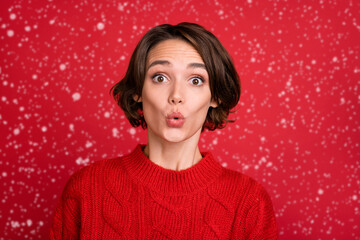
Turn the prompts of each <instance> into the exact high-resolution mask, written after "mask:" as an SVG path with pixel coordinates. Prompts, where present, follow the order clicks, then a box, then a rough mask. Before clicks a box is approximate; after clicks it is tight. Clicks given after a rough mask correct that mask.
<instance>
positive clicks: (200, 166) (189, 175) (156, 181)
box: [122, 145, 223, 194]
mask: <svg viewBox="0 0 360 240" xmlns="http://www.w3.org/2000/svg"><path fill="white" fill-rule="evenodd" d="M144 147H145V145H138V146H137V147H136V148H135V150H134V151H133V152H132V153H130V154H129V155H127V156H125V157H124V158H123V161H122V164H124V166H125V169H126V170H127V172H128V173H129V174H130V176H131V177H132V178H135V179H137V181H139V182H141V183H142V184H144V185H146V186H148V187H149V188H151V189H152V190H154V191H156V192H163V193H168V194H185V193H189V192H193V191H196V190H198V189H201V188H204V187H206V186H208V185H209V184H211V183H212V182H213V181H214V180H216V179H217V178H218V176H220V174H221V173H222V171H223V167H222V166H221V165H220V164H219V163H218V162H217V161H216V160H215V159H214V157H213V156H212V155H211V153H202V156H203V158H202V159H201V161H200V162H198V163H197V164H195V165H194V166H192V167H190V168H188V169H185V170H181V171H175V170H169V169H165V168H163V167H161V166H159V165H157V164H155V163H153V162H152V161H151V160H150V159H148V158H147V157H146V156H145V154H144V153H143V148H144Z"/></svg>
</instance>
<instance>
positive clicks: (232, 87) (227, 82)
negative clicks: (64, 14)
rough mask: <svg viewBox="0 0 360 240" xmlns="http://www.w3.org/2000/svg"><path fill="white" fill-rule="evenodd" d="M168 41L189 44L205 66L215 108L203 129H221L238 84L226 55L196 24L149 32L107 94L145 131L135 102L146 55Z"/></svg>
mask: <svg viewBox="0 0 360 240" xmlns="http://www.w3.org/2000/svg"><path fill="white" fill-rule="evenodd" d="M169 39H181V40H184V41H186V42H188V43H189V44H191V45H192V46H193V47H194V48H195V50H196V51H197V52H198V53H199V55H200V56H201V58H202V59H203V61H204V63H205V67H206V70H207V72H208V75H209V80H210V81H209V82H210V91H211V96H212V98H213V99H214V100H215V101H216V102H217V104H218V106H217V107H216V108H212V107H210V108H209V110H208V113H207V116H206V120H205V123H204V125H203V128H207V129H209V130H215V129H216V128H224V127H225V126H226V124H227V122H233V120H229V119H227V117H228V115H229V113H230V110H231V109H232V108H234V107H235V106H236V104H237V103H238V101H239V98H240V80H239V76H238V74H237V72H236V69H235V67H234V64H233V62H232V60H231V57H230V55H229V53H228V52H227V51H226V49H225V48H224V46H223V45H222V44H221V43H220V41H219V40H218V39H217V38H216V37H215V36H214V35H213V34H212V33H211V32H209V31H207V30H206V29H205V28H203V27H202V26H200V25H198V24H195V23H187V22H183V23H179V24H177V25H170V24H163V25H159V26H156V27H154V28H152V29H150V30H149V31H148V32H147V33H146V34H145V35H144V36H143V38H142V39H141V40H140V42H139V43H138V44H137V46H136V48H135V50H134V52H133V54H132V56H131V59H130V62H129V66H128V69H127V71H126V74H125V77H124V78H123V79H122V80H121V81H120V82H118V83H116V84H115V85H114V86H113V87H112V88H111V90H110V93H111V94H112V95H113V97H114V99H115V100H116V102H117V104H118V105H119V106H120V107H121V108H122V110H123V111H124V112H125V115H126V117H127V118H128V120H129V121H130V124H131V125H132V126H134V127H138V126H140V125H141V126H142V127H143V128H146V122H145V119H144V116H143V114H142V103H141V102H137V101H135V100H134V96H141V93H142V88H143V85H144V80H145V75H146V61H147V57H148V53H149V51H150V50H151V49H152V48H153V47H154V46H155V45H156V44H158V43H160V42H162V41H165V40H169Z"/></svg>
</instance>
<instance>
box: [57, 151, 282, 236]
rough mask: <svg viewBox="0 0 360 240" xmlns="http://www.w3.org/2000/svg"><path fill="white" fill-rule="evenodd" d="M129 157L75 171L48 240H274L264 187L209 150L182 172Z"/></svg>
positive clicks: (141, 157) (139, 156)
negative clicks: (217, 157) (222, 164)
mask: <svg viewBox="0 0 360 240" xmlns="http://www.w3.org/2000/svg"><path fill="white" fill-rule="evenodd" d="M143 147H144V146H141V145H138V146H137V147H136V149H135V150H134V151H133V152H132V153H131V154H129V155H127V156H124V157H120V158H116V159H110V160H103V161H99V162H96V163H94V164H92V165H90V166H88V167H85V168H83V169H81V170H80V171H78V172H77V173H75V174H74V175H73V176H72V177H71V178H70V180H69V181H68V183H67V185H66V187H65V189H64V192H63V194H62V196H61V199H60V201H59V203H58V206H57V209H56V212H55V217H54V222H53V225H52V228H51V231H50V239H259V240H260V239H261V240H263V239H277V238H278V237H277V228H276V222H275V217H274V211H273V207H272V204H271V200H270V198H269V196H268V194H267V193H266V191H265V190H264V188H263V187H262V186H261V185H260V184H258V183H257V182H255V181H254V180H253V179H251V178H250V177H248V176H245V175H243V174H241V173H238V172H235V171H232V170H229V169H225V168H223V167H222V166H221V165H220V164H219V163H218V162H217V161H216V160H215V159H214V158H213V156H212V155H211V154H210V153H203V159H202V160H201V161H200V162H199V163H197V164H196V165H194V166H192V167H191V168H188V169H186V170H182V171H173V170H168V169H164V168H162V167H160V166H158V165H156V164H154V163H153V162H151V161H150V160H149V159H148V158H147V157H146V156H145V155H144V153H143V152H142V148H143Z"/></svg>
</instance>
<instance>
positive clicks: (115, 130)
mask: <svg viewBox="0 0 360 240" xmlns="http://www.w3.org/2000/svg"><path fill="white" fill-rule="evenodd" d="M112 135H113V137H115V138H116V137H119V130H117V128H113V129H112Z"/></svg>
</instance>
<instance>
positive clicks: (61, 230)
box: [50, 179, 81, 240]
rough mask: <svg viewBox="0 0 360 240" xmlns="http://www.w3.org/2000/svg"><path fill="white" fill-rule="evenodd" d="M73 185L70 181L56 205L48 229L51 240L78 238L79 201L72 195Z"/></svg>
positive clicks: (79, 222) (79, 223) (79, 224)
mask: <svg viewBox="0 0 360 240" xmlns="http://www.w3.org/2000/svg"><path fill="white" fill-rule="evenodd" d="M73 185H74V184H73V181H72V179H70V180H69V182H68V183H67V184H66V186H65V189H64V191H63V193H62V196H61V198H60V200H59V202H58V204H57V207H56V210H55V215H54V219H53V224H52V226H51V229H50V239H51V240H55V239H79V238H80V237H79V236H80V226H81V221H80V219H81V217H80V216H81V215H80V200H79V198H78V197H77V196H76V194H73V192H74V191H73V190H74V187H73Z"/></svg>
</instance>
